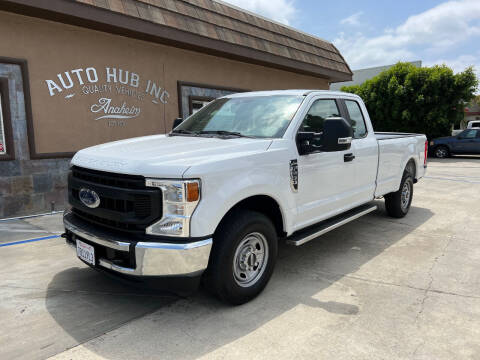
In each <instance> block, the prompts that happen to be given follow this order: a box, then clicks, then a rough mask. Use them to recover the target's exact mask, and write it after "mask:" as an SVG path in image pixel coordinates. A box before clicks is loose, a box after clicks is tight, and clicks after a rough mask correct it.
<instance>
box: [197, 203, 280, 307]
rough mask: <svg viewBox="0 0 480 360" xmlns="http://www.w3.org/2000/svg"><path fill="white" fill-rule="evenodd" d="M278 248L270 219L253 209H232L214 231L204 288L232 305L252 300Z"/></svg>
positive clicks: (264, 282)
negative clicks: (232, 211) (233, 210)
mask: <svg viewBox="0 0 480 360" xmlns="http://www.w3.org/2000/svg"><path fill="white" fill-rule="evenodd" d="M252 250H253V251H252ZM262 250H263V257H261V254H262ZM277 251H278V239H277V232H276V231H275V227H274V226H273V224H272V222H271V221H270V219H268V218H267V217H266V216H265V215H263V214H261V213H258V212H255V211H248V210H240V211H235V212H234V213H232V214H231V215H229V216H228V218H227V219H225V220H224V221H222V223H221V224H220V226H219V229H218V230H217V231H216V232H215V234H214V237H213V247H212V252H211V255H210V260H209V264H208V268H207V271H206V273H205V277H204V283H205V285H206V288H207V289H208V290H209V291H210V292H211V293H213V294H214V295H216V296H217V297H218V298H219V299H220V300H222V301H225V302H228V303H230V304H233V305H241V304H244V303H246V302H248V301H250V300H252V299H253V298H254V297H256V296H257V295H258V294H260V293H261V292H262V290H263V289H264V288H265V286H266V285H267V283H268V281H269V280H270V277H271V275H272V273H273V269H274V267H275V262H276V258H277Z"/></svg>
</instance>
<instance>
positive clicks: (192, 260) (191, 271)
mask: <svg viewBox="0 0 480 360" xmlns="http://www.w3.org/2000/svg"><path fill="white" fill-rule="evenodd" d="M63 223H64V225H65V229H66V231H67V234H68V235H69V237H70V239H69V238H68V237H67V242H69V244H70V245H72V246H74V244H75V239H79V240H83V241H85V242H87V243H90V244H92V245H93V246H94V247H95V248H96V250H97V249H101V250H105V251H103V253H110V254H112V253H113V254H115V253H122V254H125V255H126V256H127V257H131V258H133V259H134V261H132V263H134V264H135V266H134V267H126V266H121V265H119V264H118V263H116V261H115V260H116V259H115V258H114V257H113V258H110V259H107V258H106V257H102V256H101V255H100V256H98V258H97V259H96V261H95V262H96V266H98V267H100V268H104V269H107V270H109V271H112V272H115V273H118V274H123V275H132V276H137V277H138V276H142V277H159V276H165V277H167V276H198V275H200V274H201V273H202V272H203V271H204V270H205V269H206V268H207V265H208V259H209V257H210V250H211V248H212V239H211V238H209V239H205V240H200V241H194V242H190V243H182V244H180V243H165V242H163V243H162V242H136V241H129V240H128V239H126V238H124V237H122V236H118V235H113V234H112V233H111V232H108V231H104V230H100V229H98V228H97V227H93V226H91V225H89V224H87V223H85V222H84V221H82V220H79V219H77V218H75V216H74V215H73V214H72V213H71V212H70V211H65V213H64V215H63ZM100 253H102V252H100Z"/></svg>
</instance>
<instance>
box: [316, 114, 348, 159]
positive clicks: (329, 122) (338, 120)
mask: <svg viewBox="0 0 480 360" xmlns="http://www.w3.org/2000/svg"><path fill="white" fill-rule="evenodd" d="M352 137H353V129H352V126H351V125H350V123H349V122H348V121H347V120H345V119H344V118H342V117H335V118H328V119H325V121H324V122H323V147H322V150H323V151H329V152H331V151H342V150H348V149H350V147H351V146H352Z"/></svg>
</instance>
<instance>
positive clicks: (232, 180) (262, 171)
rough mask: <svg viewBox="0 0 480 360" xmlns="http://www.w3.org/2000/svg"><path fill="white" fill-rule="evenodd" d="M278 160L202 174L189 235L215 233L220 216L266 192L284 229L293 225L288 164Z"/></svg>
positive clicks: (293, 209) (292, 204)
mask: <svg viewBox="0 0 480 360" xmlns="http://www.w3.org/2000/svg"><path fill="white" fill-rule="evenodd" d="M284 165H285V164H283V163H280V164H278V165H272V164H270V165H268V166H266V167H261V168H259V167H255V168H251V169H239V170H236V171H235V172H229V171H219V172H217V173H214V174H209V175H208V176H205V177H202V195H201V200H200V202H199V204H198V207H197V209H196V210H195V212H194V214H193V216H192V219H191V223H190V230H191V236H193V237H203V236H208V235H211V234H213V233H214V232H215V230H216V228H217V226H218V224H219V223H220V221H221V220H222V219H223V217H224V216H225V215H226V214H227V213H228V211H229V210H230V209H232V208H233V207H234V206H235V205H236V204H238V203H239V202H241V201H242V200H245V199H247V198H249V197H252V196H257V195H265V196H269V197H271V198H272V199H273V200H275V201H276V202H277V204H278V206H279V208H280V211H281V213H282V218H283V228H284V231H286V232H289V229H291V227H292V222H293V219H292V213H293V212H294V211H295V202H294V198H293V193H292V190H291V188H290V174H289V167H288V166H284Z"/></svg>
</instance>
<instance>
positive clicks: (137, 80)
mask: <svg viewBox="0 0 480 360" xmlns="http://www.w3.org/2000/svg"><path fill="white" fill-rule="evenodd" d="M45 85H46V87H47V90H48V93H49V95H50V96H51V97H58V96H62V97H64V99H65V101H69V102H74V101H75V99H78V98H82V97H88V98H89V99H90V98H91V101H89V102H88V105H87V106H88V110H89V112H90V113H91V114H92V120H95V121H101V120H106V121H107V122H106V123H107V125H108V126H124V125H125V124H126V122H125V121H127V120H129V119H135V118H137V117H139V116H140V115H141V114H142V111H143V107H144V106H146V104H147V103H148V104H153V105H159V104H167V102H168V98H169V97H170V94H169V93H168V91H167V90H165V89H164V88H163V87H162V86H161V85H159V82H157V81H155V80H152V79H146V78H145V79H144V78H142V77H141V76H140V75H139V73H138V72H134V71H129V70H125V69H121V68H119V67H110V66H107V67H105V68H97V67H87V68H78V69H72V70H69V71H65V72H62V73H58V74H56V76H55V77H54V78H53V79H48V80H45ZM82 103H84V101H82Z"/></svg>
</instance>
